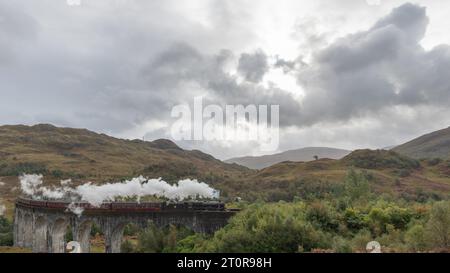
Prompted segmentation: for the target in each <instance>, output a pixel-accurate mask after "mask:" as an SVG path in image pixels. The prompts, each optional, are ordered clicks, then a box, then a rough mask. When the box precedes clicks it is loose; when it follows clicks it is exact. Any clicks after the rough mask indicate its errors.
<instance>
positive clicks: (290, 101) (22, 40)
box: [0, 0, 450, 159]
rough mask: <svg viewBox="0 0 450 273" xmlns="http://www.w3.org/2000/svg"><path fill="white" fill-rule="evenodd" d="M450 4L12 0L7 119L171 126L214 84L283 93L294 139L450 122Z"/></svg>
mask: <svg viewBox="0 0 450 273" xmlns="http://www.w3.org/2000/svg"><path fill="white" fill-rule="evenodd" d="M449 12H450V1H441V0H418V1H414V2H411V3H410V2H406V1H397V0H389V1H388V0H379V1H377V0H367V1H366V0H339V1H337V0H333V1H332V0H316V1H299V0H266V1H262V0H258V1H256V0H234V1H231V0H230V1H223V0H215V1H207V0H202V1H200V0H199V1H194V0H189V1H179V0H164V1H163V0H161V1H144V0H135V1H133V0H81V5H80V6H69V5H67V4H66V2H65V1H62V0H61V1H55V0H40V1H29V0H14V1H10V0H0V95H1V100H0V124H19V123H21V124H36V123H52V124H55V125H58V126H69V127H79V128H88V129H90V130H93V131H96V132H102V133H107V134H110V135H113V136H116V137H122V138H142V137H143V136H145V139H146V140H152V139H156V138H168V137H169V136H170V135H169V132H170V125H171V124H172V122H173V121H174V119H173V118H171V117H170V112H171V109H172V107H173V106H174V105H176V104H180V103H192V102H193V97H194V96H198V95H203V96H205V100H207V101H208V102H211V103H218V104H221V105H223V104H226V103H229V104H243V105H248V104H278V105H280V126H281V127H280V148H279V150H280V151H282V150H287V149H293V148H300V147H307V146H329V147H336V148H346V149H356V148H381V147H385V146H391V145H395V144H400V143H403V142H405V141H407V140H410V139H412V138H415V137H417V136H419V135H421V134H424V133H428V132H431V131H434V130H437V129H442V128H446V127H448V126H449V125H450V122H449V120H450V107H449V106H450V77H449V75H450V47H449V45H450V20H449V19H448V14H449ZM179 144H180V145H181V146H182V147H184V148H188V149H194V148H195V149H200V150H203V151H204V152H207V153H210V154H212V155H214V156H216V157H218V158H220V159H225V158H229V157H234V156H242V155H257V154H261V150H260V149H259V146H258V143H253V142H252V143H248V142H238V143H237V142H226V141H214V142H206V141H204V142H183V143H179Z"/></svg>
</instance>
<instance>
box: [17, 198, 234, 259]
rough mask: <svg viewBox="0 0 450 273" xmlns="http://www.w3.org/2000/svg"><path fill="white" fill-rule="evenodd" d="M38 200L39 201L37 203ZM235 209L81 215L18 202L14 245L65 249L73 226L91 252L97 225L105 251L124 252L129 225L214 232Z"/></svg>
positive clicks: (37, 249) (53, 250) (83, 248)
mask: <svg viewBox="0 0 450 273" xmlns="http://www.w3.org/2000/svg"><path fill="white" fill-rule="evenodd" d="M34 203H36V202H34ZM234 213H235V212H234V211H227V210H223V211H196V210H183V211H175V210H174V211H151V212H142V211H136V212H133V211H130V210H129V209H128V210H126V211H123V212H122V211H120V210H115V211H90V210H85V211H84V212H83V213H82V215H81V216H77V215H75V214H73V213H72V212H68V211H66V209H49V208H46V207H39V206H36V205H34V206H24V205H21V204H20V203H19V202H16V208H15V215H14V245H15V246H19V247H28V248H32V250H33V252H50V253H62V252H65V246H66V243H67V242H66V241H65V235H66V231H67V228H68V227H69V226H70V227H71V230H72V234H73V240H74V241H78V242H79V243H80V245H81V251H82V252H90V243H89V238H90V232H91V228H92V226H93V224H95V225H96V226H98V227H99V228H100V229H101V230H102V231H103V233H104V236H105V252H107V253H117V252H120V247H121V243H122V235H123V230H124V228H125V226H126V225H127V224H130V223H131V224H134V225H136V226H138V227H140V228H145V227H147V225H148V224H149V223H151V222H153V223H154V224H155V225H156V226H158V227H165V226H168V225H170V224H174V225H177V226H178V225H179V226H185V227H187V228H190V229H192V230H193V231H195V232H199V233H213V232H215V231H216V230H218V229H220V228H221V227H223V226H225V225H226V224H227V222H228V219H229V218H230V217H231V216H232V215H234Z"/></svg>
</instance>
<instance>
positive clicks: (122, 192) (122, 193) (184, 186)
mask: <svg viewBox="0 0 450 273" xmlns="http://www.w3.org/2000/svg"><path fill="white" fill-rule="evenodd" d="M19 179H20V186H21V189H22V192H23V193H24V194H26V195H28V196H30V197H32V198H33V199H70V200H71V201H74V202H75V201H86V202H89V203H90V204H91V205H93V206H100V205H101V204H102V203H103V202H105V201H114V200H116V199H117V198H124V197H125V198H129V197H131V198H132V197H135V198H137V199H138V200H140V198H141V197H143V196H156V197H163V198H168V199H171V200H184V199H189V198H192V199H195V198H207V199H215V198H218V197H219V196H218V191H217V190H215V189H213V188H211V187H210V186H209V185H208V184H206V183H204V182H198V181H197V180H196V179H194V180H191V179H184V180H180V181H178V183H177V184H174V185H170V184H169V183H167V182H165V181H164V180H162V179H161V178H158V179H148V178H145V177H143V176H139V177H135V178H132V179H130V180H126V181H124V182H117V183H106V184H103V185H94V184H92V183H91V182H88V183H86V184H83V185H79V186H77V187H72V186H71V180H63V181H61V186H58V187H56V186H53V187H51V188H49V187H44V186H42V184H43V176H42V175H40V174H39V175H37V174H24V175H22V176H20V177H19ZM67 210H68V211H71V212H73V213H75V214H77V215H81V214H82V212H83V209H82V208H80V207H77V206H76V205H75V204H74V203H73V202H72V203H71V204H70V205H69V206H68V208H67Z"/></svg>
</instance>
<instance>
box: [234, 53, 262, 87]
mask: <svg viewBox="0 0 450 273" xmlns="http://www.w3.org/2000/svg"><path fill="white" fill-rule="evenodd" d="M238 71H239V73H241V75H242V76H243V77H244V78H245V79H246V80H247V81H249V82H254V83H259V82H260V81H261V80H262V79H263V77H264V75H265V74H266V73H267V71H269V64H268V62H267V55H266V54H265V53H264V52H263V51H262V50H258V51H256V52H255V53H253V54H249V53H243V54H241V57H240V58H239V65H238Z"/></svg>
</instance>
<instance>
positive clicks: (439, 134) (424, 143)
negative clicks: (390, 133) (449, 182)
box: [393, 127, 450, 159]
mask: <svg viewBox="0 0 450 273" xmlns="http://www.w3.org/2000/svg"><path fill="white" fill-rule="evenodd" d="M393 151H396V152H398V153H401V154H404V155H407V156H409V157H413V158H417V159H421V158H442V159H450V127H449V128H447V129H443V130H439V131H436V132H433V133H430V134H426V135H423V136H421V137H418V138H416V139H414V140H411V141H409V142H407V143H405V144H403V145H400V146H397V147H395V148H394V149H393Z"/></svg>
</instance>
